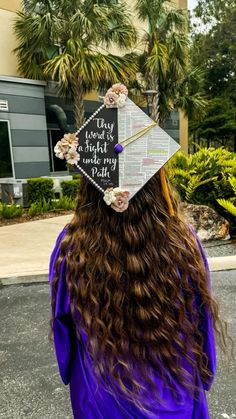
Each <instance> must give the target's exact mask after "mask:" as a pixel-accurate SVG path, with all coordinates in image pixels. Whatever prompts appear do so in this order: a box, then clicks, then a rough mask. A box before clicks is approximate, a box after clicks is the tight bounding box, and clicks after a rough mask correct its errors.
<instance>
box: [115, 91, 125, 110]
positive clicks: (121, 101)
mask: <svg viewBox="0 0 236 419" xmlns="http://www.w3.org/2000/svg"><path fill="white" fill-rule="evenodd" d="M126 99H127V96H126V95H125V94H124V93H120V95H119V96H118V98H117V101H116V104H117V107H118V108H123V106H125V103H126Z"/></svg>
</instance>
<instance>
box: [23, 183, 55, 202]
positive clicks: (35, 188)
mask: <svg viewBox="0 0 236 419" xmlns="http://www.w3.org/2000/svg"><path fill="white" fill-rule="evenodd" d="M27 195H28V202H29V205H30V204H32V203H33V202H41V201H43V200H44V199H45V200H46V201H50V200H51V199H53V198H54V192H53V180H52V179H44V178H33V179H27Z"/></svg>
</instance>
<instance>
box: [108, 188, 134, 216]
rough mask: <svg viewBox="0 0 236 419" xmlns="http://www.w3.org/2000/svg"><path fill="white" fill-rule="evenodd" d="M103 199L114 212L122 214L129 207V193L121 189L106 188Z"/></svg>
mask: <svg viewBox="0 0 236 419" xmlns="http://www.w3.org/2000/svg"><path fill="white" fill-rule="evenodd" d="M103 199H104V201H105V202H106V204H107V205H110V206H111V208H112V209H113V210H115V211H116V212H124V211H125V210H126V209H127V208H128V206H129V192H128V191H126V190H124V189H121V188H114V189H113V188H108V189H107V190H106V191H105V193H104V198H103Z"/></svg>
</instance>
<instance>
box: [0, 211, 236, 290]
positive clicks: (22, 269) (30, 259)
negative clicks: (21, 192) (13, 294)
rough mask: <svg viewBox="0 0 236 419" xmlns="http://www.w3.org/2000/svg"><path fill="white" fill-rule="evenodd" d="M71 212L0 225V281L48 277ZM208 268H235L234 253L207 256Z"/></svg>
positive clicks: (23, 280) (212, 269)
mask: <svg viewBox="0 0 236 419" xmlns="http://www.w3.org/2000/svg"><path fill="white" fill-rule="evenodd" d="M71 217H72V216H71V215H66V216H60V217H55V218H49V219H45V220H40V221H31V222H28V223H23V224H14V225H10V226H6V227H1V228H0V266H1V271H0V284H1V285H11V284H19V283H26V284H27V283H32V282H44V281H47V274H48V263H49V256H50V253H51V251H52V248H53V246H54V243H55V240H56V238H57V236H58V234H59V232H60V231H61V230H62V228H63V227H64V226H65V225H66V224H67V223H68V222H69V221H70V220H71ZM208 261H209V265H210V269H211V271H222V270H231V269H236V254H235V255H234V256H225V257H217V258H215V257H214V258H209V259H208Z"/></svg>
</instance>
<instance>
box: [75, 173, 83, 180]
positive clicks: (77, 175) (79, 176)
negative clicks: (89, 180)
mask: <svg viewBox="0 0 236 419" xmlns="http://www.w3.org/2000/svg"><path fill="white" fill-rule="evenodd" d="M73 179H74V180H75V179H77V180H80V179H81V174H80V173H74V174H73Z"/></svg>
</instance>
